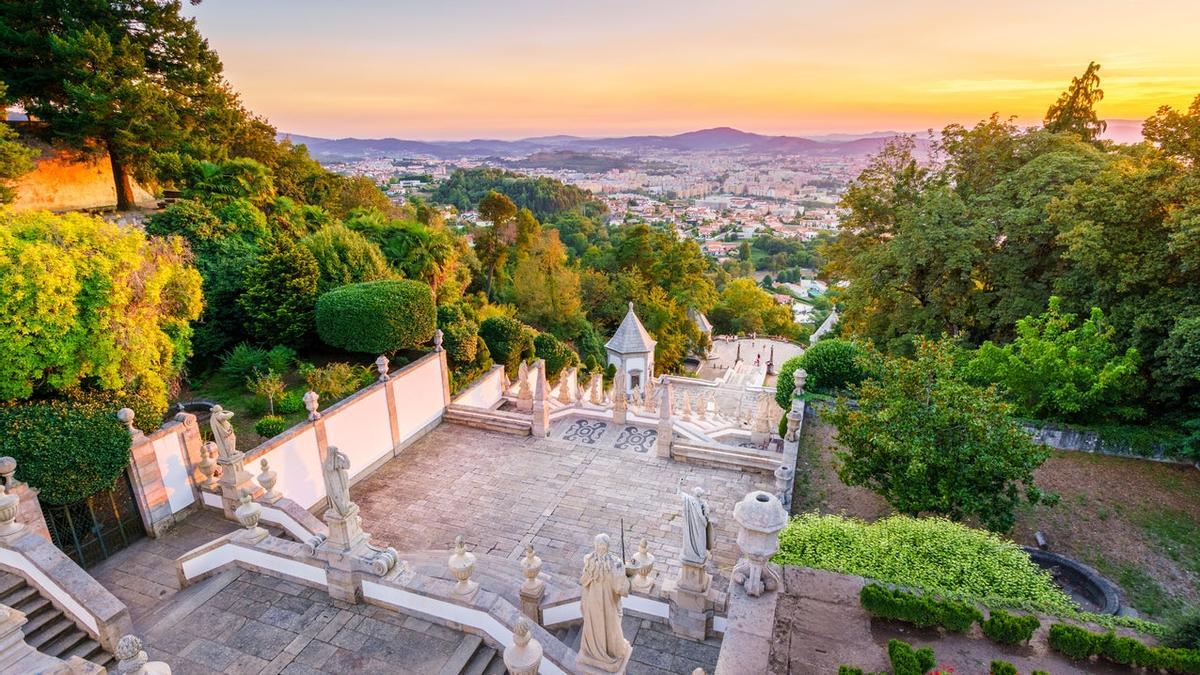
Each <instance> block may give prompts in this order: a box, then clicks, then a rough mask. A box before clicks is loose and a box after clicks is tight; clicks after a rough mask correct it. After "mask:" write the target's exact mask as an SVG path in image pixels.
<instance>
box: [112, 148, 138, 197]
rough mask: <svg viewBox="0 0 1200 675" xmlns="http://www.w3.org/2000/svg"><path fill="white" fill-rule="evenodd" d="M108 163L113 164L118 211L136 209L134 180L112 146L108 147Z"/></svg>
mask: <svg viewBox="0 0 1200 675" xmlns="http://www.w3.org/2000/svg"><path fill="white" fill-rule="evenodd" d="M108 161H109V163H110V164H112V173H113V185H114V186H115V187H116V188H117V210H118V211H128V210H129V209H132V208H133V207H134V203H133V180H132V179H131V178H130V176H129V170H128V169H127V168H126V166H125V164H123V163H122V162H121V160H119V159H117V155H116V153H114V152H113V151H112V144H109V146H108Z"/></svg>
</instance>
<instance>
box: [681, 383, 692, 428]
mask: <svg viewBox="0 0 1200 675" xmlns="http://www.w3.org/2000/svg"><path fill="white" fill-rule="evenodd" d="M680 409H681V412H682V413H683V416H682V417H683V421H684V422H691V421H692V397H691V395H690V394H688V391H687V389H684V390H683V402H682V404H681V405H680Z"/></svg>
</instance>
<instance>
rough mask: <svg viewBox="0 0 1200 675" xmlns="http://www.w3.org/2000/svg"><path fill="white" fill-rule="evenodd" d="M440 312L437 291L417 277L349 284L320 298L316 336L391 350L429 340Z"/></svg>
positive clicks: (356, 348) (357, 347)
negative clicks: (434, 293) (434, 301)
mask: <svg viewBox="0 0 1200 675" xmlns="http://www.w3.org/2000/svg"><path fill="white" fill-rule="evenodd" d="M436 315H437V310H436V309H435V306H434V304H433V291H432V290H430V288H429V286H427V285H426V284H423V283H421V282H419V281H411V280H408V279H391V280H386V281H368V282H364V283H361V284H350V285H348V286H342V287H341V288H335V289H334V290H332V291H329V292H328V293H325V294H324V295H322V296H321V297H319V298H317V308H316V318H317V335H318V336H320V338H321V340H322V341H323V342H324V343H325V344H327V345H329V346H330V347H337V348H338V349H344V350H346V351H350V352H364V353H367V354H384V353H390V352H394V351H397V350H400V349H412V348H414V347H417V346H418V345H421V344H424V343H425V342H428V341H429V338H430V337H432V336H433V331H434V329H435V328H436V325H435V319H436Z"/></svg>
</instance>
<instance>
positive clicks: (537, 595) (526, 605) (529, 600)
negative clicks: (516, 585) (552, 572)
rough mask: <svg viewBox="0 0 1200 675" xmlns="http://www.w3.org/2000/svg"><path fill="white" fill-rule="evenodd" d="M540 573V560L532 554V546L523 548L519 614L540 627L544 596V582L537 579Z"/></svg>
mask: <svg viewBox="0 0 1200 675" xmlns="http://www.w3.org/2000/svg"><path fill="white" fill-rule="evenodd" d="M541 571H542V559H541V558H539V557H538V556H537V554H536V553H534V552H533V547H532V546H527V547H526V548H525V557H524V558H522V559H521V574H522V576H524V577H525V582H524V583H523V584H521V590H520V593H519V595H520V596H521V613H522V614H524V615H525V616H527V617H529V618H530V619H532V620H533V621H534V623H536V624H538V625H539V626H540V625H542V598H543V597H545V595H546V582H545V581H544V580H542V579H541V578H539V577H538V575H539V574H540V573H541Z"/></svg>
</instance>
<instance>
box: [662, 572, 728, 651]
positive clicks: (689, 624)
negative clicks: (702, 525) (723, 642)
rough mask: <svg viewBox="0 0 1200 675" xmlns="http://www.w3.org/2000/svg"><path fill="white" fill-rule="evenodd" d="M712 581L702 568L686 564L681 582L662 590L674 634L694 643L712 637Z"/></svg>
mask: <svg viewBox="0 0 1200 675" xmlns="http://www.w3.org/2000/svg"><path fill="white" fill-rule="evenodd" d="M711 584H712V577H711V576H710V575H709V574H708V572H705V571H704V566H703V565H697V564H695V563H690V562H684V563H683V565H682V567H681V568H680V571H679V578H677V579H672V580H670V581H668V582H667V583H666V584H664V586H663V590H665V591H666V592H667V598H668V607H669V609H670V611H669V614H668V620H669V622H670V624H671V631H672V632H674V633H675V634H676V635H681V636H683V637H686V638H690V639H692V640H703V639H705V638H707V637H708V636H709V635H711V634H712V621H713V607H714V605H715V604H716V603H715V598H714V597H712V594H711V593H710V591H711V588H710V586H711Z"/></svg>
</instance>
